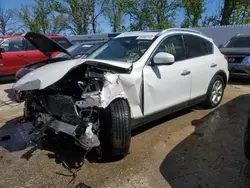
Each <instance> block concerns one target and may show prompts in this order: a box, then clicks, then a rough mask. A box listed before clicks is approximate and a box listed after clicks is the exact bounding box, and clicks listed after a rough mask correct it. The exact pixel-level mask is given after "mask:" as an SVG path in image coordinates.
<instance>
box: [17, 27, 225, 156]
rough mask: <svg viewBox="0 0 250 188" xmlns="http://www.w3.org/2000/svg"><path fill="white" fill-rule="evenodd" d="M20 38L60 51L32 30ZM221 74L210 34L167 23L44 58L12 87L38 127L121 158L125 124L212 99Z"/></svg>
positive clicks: (126, 140)
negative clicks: (78, 54)
mask: <svg viewBox="0 0 250 188" xmlns="http://www.w3.org/2000/svg"><path fill="white" fill-rule="evenodd" d="M26 38H27V39H28V40H30V42H31V43H33V44H34V45H35V46H39V45H42V47H41V48H39V49H41V51H43V52H44V53H45V52H46V53H52V52H54V51H56V50H59V51H63V52H65V53H67V51H66V50H62V49H61V48H59V47H56V45H55V44H53V45H51V41H49V42H50V43H49V42H48V43H47V41H46V40H47V39H46V38H44V36H43V37H40V35H39V34H34V33H28V34H27V35H26ZM41 41H43V42H41ZM46 44H50V45H48V47H47V48H46ZM51 46H52V47H51ZM60 49H61V50H60ZM228 74H229V73H228V65H227V61H226V59H225V58H224V56H223V55H222V54H221V53H220V51H219V50H218V48H217V47H216V45H215V44H214V43H213V41H212V39H210V38H208V37H206V36H204V35H203V34H202V33H200V32H198V31H195V30H190V29H167V30H164V31H161V32H127V33H122V34H120V35H119V36H117V37H116V38H115V39H114V40H112V41H109V42H108V43H106V44H104V45H103V46H101V47H100V48H98V49H97V50H96V51H94V52H93V53H92V54H90V56H89V57H87V59H84V58H79V59H74V60H65V61H61V62H57V63H51V64H49V63H48V65H46V66H43V67H40V68H38V69H36V70H34V71H33V72H30V73H28V74H27V75H25V76H24V77H23V78H21V79H20V80H19V81H18V82H17V83H15V85H14V86H13V88H14V89H16V90H19V91H27V95H26V103H25V113H26V116H27V117H28V118H29V119H32V120H35V121H33V122H35V127H39V128H40V129H41V131H42V130H43V131H44V130H45V129H44V128H41V127H44V126H46V127H48V128H52V129H53V130H55V132H64V133H66V134H69V135H71V136H73V137H74V139H75V140H76V143H77V144H78V145H80V146H81V147H83V148H85V149H87V150H89V149H91V148H93V147H95V148H101V149H103V148H104V150H103V151H104V153H106V154H110V155H112V156H113V157H114V156H122V157H123V156H125V155H127V154H128V152H129V145H130V140H131V129H132V128H135V127H137V126H138V125H142V124H145V123H146V122H149V121H152V120H153V119H156V118H159V117H162V116H164V115H166V114H170V113H172V112H175V111H178V110H180V109H183V108H186V107H189V106H192V105H195V104H199V103H204V104H205V105H206V106H207V107H209V108H212V107H216V106H218V105H219V103H220V102H221V100H222V97H223V92H224V88H225V86H226V84H227V81H228ZM38 125H39V126H38Z"/></svg>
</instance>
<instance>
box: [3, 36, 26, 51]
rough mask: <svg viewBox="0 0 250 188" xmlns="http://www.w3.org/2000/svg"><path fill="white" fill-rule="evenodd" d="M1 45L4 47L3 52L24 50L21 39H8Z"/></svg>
mask: <svg viewBox="0 0 250 188" xmlns="http://www.w3.org/2000/svg"><path fill="white" fill-rule="evenodd" d="M1 47H2V48H4V50H5V52H18V51H24V45H23V39H22V38H15V39H8V40H6V41H5V42H3V43H2V44H1Z"/></svg>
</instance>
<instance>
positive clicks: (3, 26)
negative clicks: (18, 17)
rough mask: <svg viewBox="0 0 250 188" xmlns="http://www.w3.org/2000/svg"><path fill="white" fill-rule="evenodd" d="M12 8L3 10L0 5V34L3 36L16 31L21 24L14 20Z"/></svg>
mask: <svg viewBox="0 0 250 188" xmlns="http://www.w3.org/2000/svg"><path fill="white" fill-rule="evenodd" d="M14 17H15V13H14V11H13V10H4V8H3V7H1V5H0V34H1V35H3V36H5V35H9V34H13V33H15V32H17V31H18V30H19V29H20V28H21V27H22V26H20V25H18V24H17V23H15V22H14Z"/></svg>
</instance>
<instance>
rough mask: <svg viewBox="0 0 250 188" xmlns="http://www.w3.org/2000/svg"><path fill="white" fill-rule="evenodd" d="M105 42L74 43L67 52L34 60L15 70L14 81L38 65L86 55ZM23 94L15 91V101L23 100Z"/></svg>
mask: <svg viewBox="0 0 250 188" xmlns="http://www.w3.org/2000/svg"><path fill="white" fill-rule="evenodd" d="M47 40H49V39H47ZM51 42H52V41H51ZM105 43H106V42H88V43H80V44H75V45H73V46H71V47H69V48H68V49H67V53H65V52H61V53H59V54H57V55H56V56H54V57H53V58H51V59H49V60H45V61H41V62H36V63H33V64H29V65H26V66H24V67H22V68H21V69H19V70H18V71H17V73H16V75H15V77H16V81H18V80H19V79H20V78H22V77H23V76H24V75H26V74H28V73H29V72H31V71H33V70H35V69H37V68H39V67H42V66H44V65H46V64H50V63H55V62H58V61H64V60H69V59H77V58H81V57H83V56H84V57H86V56H88V55H89V54H91V53H92V52H93V51H94V50H96V49H97V48H99V47H100V46H102V45H103V44H105ZM25 94H26V93H25V92H24V91H23V92H20V91H15V100H16V102H23V101H24V99H25Z"/></svg>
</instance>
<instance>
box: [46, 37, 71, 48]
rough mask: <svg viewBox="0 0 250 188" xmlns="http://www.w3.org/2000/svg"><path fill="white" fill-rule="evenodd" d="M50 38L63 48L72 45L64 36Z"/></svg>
mask: <svg viewBox="0 0 250 188" xmlns="http://www.w3.org/2000/svg"><path fill="white" fill-rule="evenodd" d="M51 40H53V41H55V42H56V43H58V44H59V45H60V46H62V47H63V48H65V49H66V48H69V47H71V46H72V44H71V43H70V42H69V40H68V39H66V38H51Z"/></svg>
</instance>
